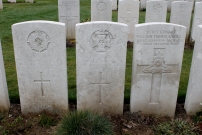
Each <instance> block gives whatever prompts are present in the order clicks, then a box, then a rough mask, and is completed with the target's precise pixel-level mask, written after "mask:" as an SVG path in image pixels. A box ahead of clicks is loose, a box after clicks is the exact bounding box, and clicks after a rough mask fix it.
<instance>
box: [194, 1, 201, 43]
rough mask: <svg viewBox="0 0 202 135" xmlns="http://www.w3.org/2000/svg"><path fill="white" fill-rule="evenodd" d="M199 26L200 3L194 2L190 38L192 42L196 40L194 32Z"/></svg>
mask: <svg viewBox="0 0 202 135" xmlns="http://www.w3.org/2000/svg"><path fill="white" fill-rule="evenodd" d="M201 24H202V2H196V3H195V9H194V17H193V23H192V31H191V38H192V39H193V40H195V39H196V30H197V28H198V25H201Z"/></svg>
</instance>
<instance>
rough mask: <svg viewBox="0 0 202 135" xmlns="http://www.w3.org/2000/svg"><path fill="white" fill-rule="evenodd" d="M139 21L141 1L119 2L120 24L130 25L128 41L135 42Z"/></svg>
mask: <svg viewBox="0 0 202 135" xmlns="http://www.w3.org/2000/svg"><path fill="white" fill-rule="evenodd" d="M138 21H139V1H137V0H119V10H118V22H120V23H125V24H127V25H128V29H129V33H128V41H131V42H133V41H134V39H133V38H134V26H135V24H138Z"/></svg>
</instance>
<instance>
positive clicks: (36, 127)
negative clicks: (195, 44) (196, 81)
mask: <svg viewBox="0 0 202 135" xmlns="http://www.w3.org/2000/svg"><path fill="white" fill-rule="evenodd" d="M183 106H184V104H177V106H176V114H175V118H181V119H183V120H185V121H188V122H190V123H191V122H192V119H191V118H190V116H187V115H186V112H185V110H184V108H183ZM75 109H76V104H75V103H70V110H71V111H73V110H75ZM104 116H105V117H107V118H108V119H110V121H111V122H112V123H113V124H114V131H115V135H153V134H154V132H153V130H152V129H151V126H152V125H156V124H158V123H160V122H164V121H171V120H172V119H173V118H169V117H156V116H154V115H150V116H145V115H142V114H141V112H137V113H130V112H129V104H125V105H124V114H123V115H111V114H104ZM47 118H48V119H47ZM60 119H61V117H59V116H56V115H52V114H48V113H45V112H43V113H41V114H29V116H23V115H22V114H21V109H20V105H19V104H11V108H10V111H9V113H8V115H7V116H5V117H4V119H3V118H1V122H0V125H1V126H3V127H7V128H6V129H5V128H4V129H3V130H2V129H1V130H0V134H1V132H9V133H8V134H9V135H25V134H26V135H51V134H54V132H55V130H56V128H57V126H58V122H59V120H60ZM44 121H46V123H45V122H44ZM47 121H49V122H47ZM6 130H8V131H6Z"/></svg>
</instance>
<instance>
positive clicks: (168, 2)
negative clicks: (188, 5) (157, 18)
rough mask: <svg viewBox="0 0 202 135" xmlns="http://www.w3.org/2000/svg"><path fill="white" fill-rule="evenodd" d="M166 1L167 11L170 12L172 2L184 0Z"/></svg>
mask: <svg viewBox="0 0 202 135" xmlns="http://www.w3.org/2000/svg"><path fill="white" fill-rule="evenodd" d="M165 1H167V11H169V12H170V11H171V5H172V2H174V1H184V0H165Z"/></svg>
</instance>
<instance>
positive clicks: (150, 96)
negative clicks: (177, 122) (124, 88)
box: [130, 23, 186, 117]
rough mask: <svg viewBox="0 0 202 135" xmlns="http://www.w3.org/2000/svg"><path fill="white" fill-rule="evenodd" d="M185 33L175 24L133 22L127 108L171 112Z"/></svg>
mask: <svg viewBox="0 0 202 135" xmlns="http://www.w3.org/2000/svg"><path fill="white" fill-rule="evenodd" d="M185 34H186V28H185V27H184V26H181V25H176V24H170V23H145V24H138V25H135V39H134V40H135V41H134V46H135V47H134V48H133V67H132V69H133V72H132V86H131V96H130V97H131V101H130V111H131V112H138V111H141V112H143V113H144V114H156V115H161V116H170V117H173V116H174V114H175V108H176V102H177V94H178V87H179V79H180V73H181V65H182V58H183V51H184V43H185Z"/></svg>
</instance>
